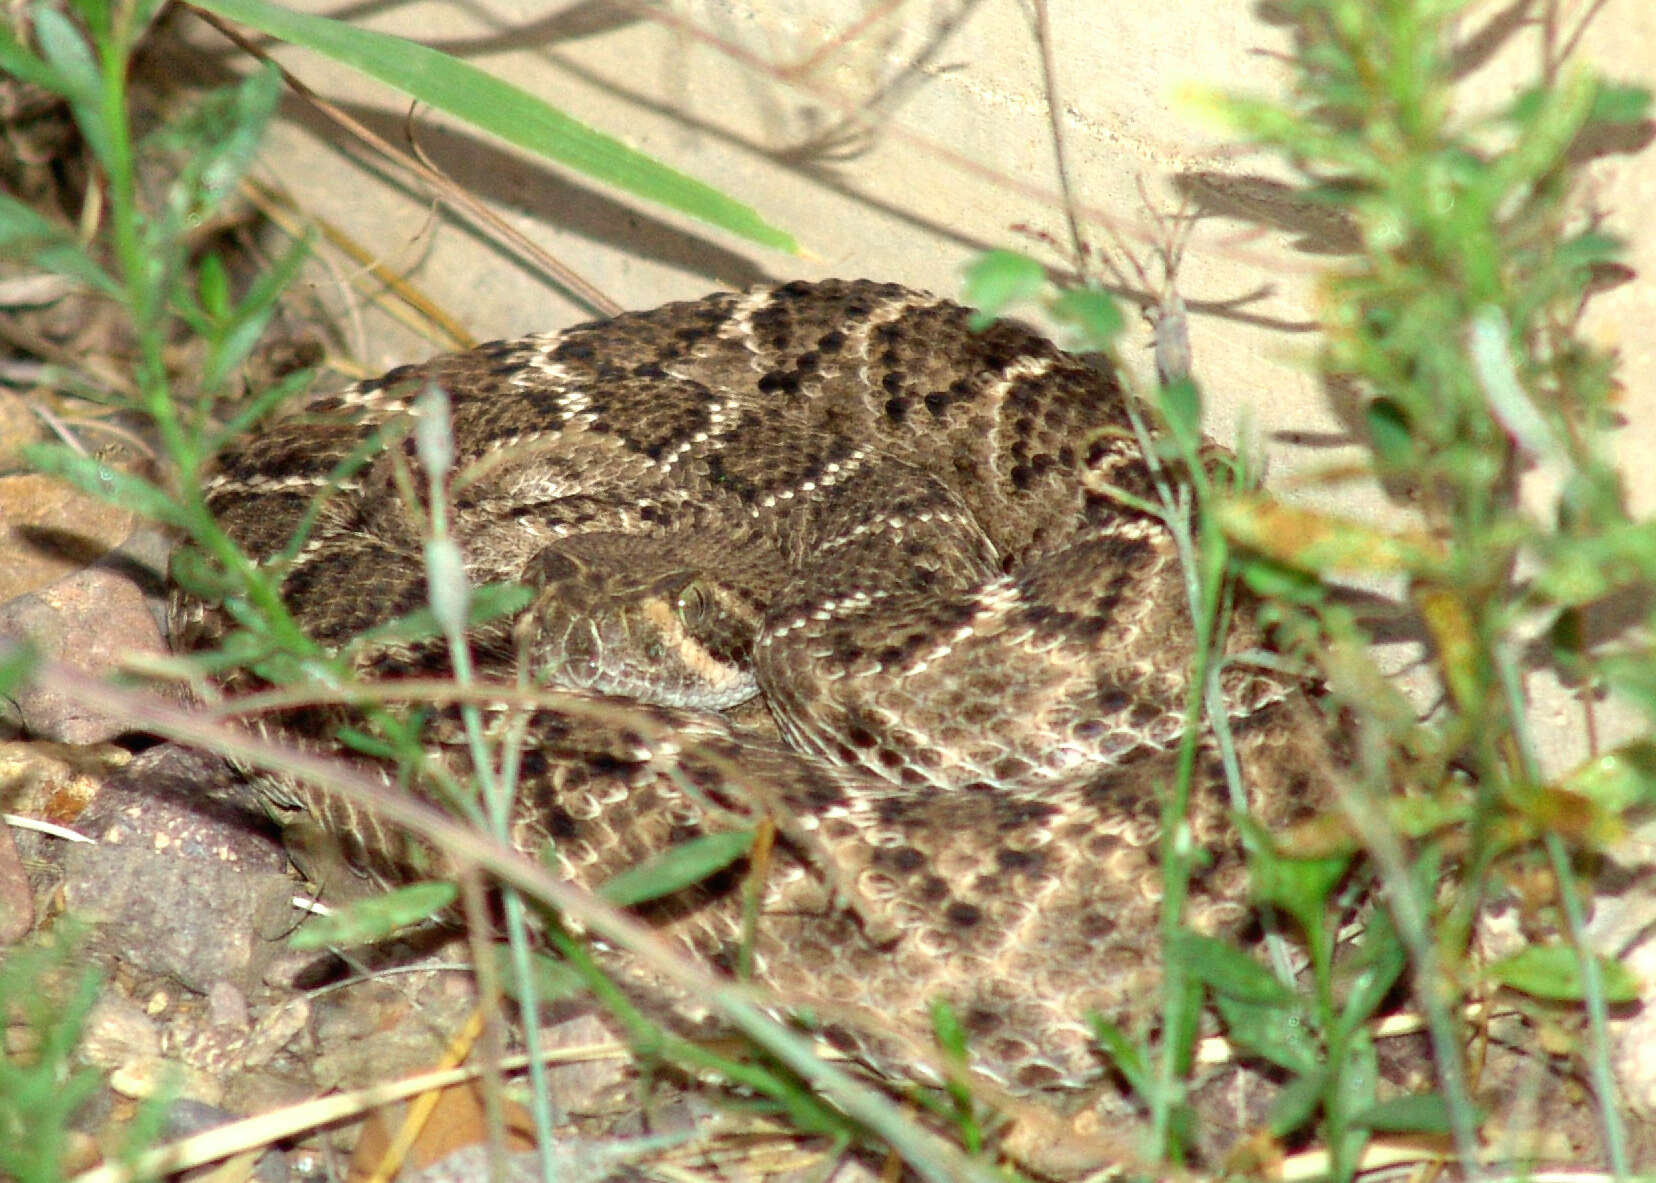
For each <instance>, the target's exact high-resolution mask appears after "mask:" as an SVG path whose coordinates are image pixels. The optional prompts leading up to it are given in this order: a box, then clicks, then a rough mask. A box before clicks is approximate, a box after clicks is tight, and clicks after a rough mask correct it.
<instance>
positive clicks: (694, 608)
mask: <svg viewBox="0 0 1656 1183" xmlns="http://www.w3.org/2000/svg"><path fill="white" fill-rule="evenodd" d="M675 606H676V607H677V609H678V614H679V619H680V620H682V621H684V623H685V624H686V625H687V626H688V627H689V628H690V629H691V630H692V631H694V630H695V629H696V628H697V626H699V625H702V624H705V623H706V622H707V621H708V620H709V619H710V618H711V617H712V616H713V614H714V613H715V612H717V611H718V607H719V606H718V602H717V601H716V600H715V599H714V598H713V591H712V589H711V588H709V587H708V586H707V584H706V583H705V582H704V581H702V580H700V579H692V580H691V581H690V582H689V583H687V584H685V585H684V587H683V589H682V590H681V591H680V592H679V594H678V601H677V603H676V605H675Z"/></svg>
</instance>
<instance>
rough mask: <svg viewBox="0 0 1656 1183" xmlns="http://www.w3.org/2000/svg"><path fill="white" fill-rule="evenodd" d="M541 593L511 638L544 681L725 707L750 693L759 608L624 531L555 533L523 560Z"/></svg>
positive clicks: (528, 576)
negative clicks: (556, 536) (562, 536)
mask: <svg viewBox="0 0 1656 1183" xmlns="http://www.w3.org/2000/svg"><path fill="white" fill-rule="evenodd" d="M525 578H526V580H528V581H529V582H531V583H534V584H538V585H539V586H540V587H541V589H542V590H541V592H540V594H539V595H538V596H537V597H536V598H535V600H534V602H533V603H532V604H531V605H530V606H529V609H528V611H527V612H525V613H524V615H523V616H522V617H520V618H519V621H518V624H517V635H516V639H517V641H518V643H519V645H520V647H521V648H522V649H523V651H525V652H527V653H528V654H529V659H530V668H531V670H532V671H533V673H534V677H535V679H536V680H537V681H538V682H540V683H541V684H543V685H546V686H550V687H554V688H561V689H575V690H591V691H596V692H598V693H600V694H615V695H622V696H625V697H628V698H633V699H637V700H639V701H641V702H649V703H656V704H659V705H662V706H678V707H698V708H701V709H704V710H725V709H728V708H730V707H733V706H736V705H738V704H740V703H742V702H745V701H747V700H748V699H749V698H752V697H753V695H754V694H755V693H757V687H756V685H755V683H754V679H753V673H752V670H751V667H750V664H749V661H748V655H749V653H750V652H751V650H752V645H753V636H754V633H755V632H756V630H757V628H758V618H757V614H756V613H755V612H753V611H752V610H751V609H750V608H749V607H748V606H747V605H746V603H745V601H743V599H742V598H741V597H740V596H739V595H738V594H736V593H735V592H734V591H733V590H731V589H728V588H726V587H724V586H722V585H720V584H719V583H718V582H716V581H715V580H713V579H710V578H708V577H707V576H705V575H703V574H702V573H701V572H699V571H697V570H695V569H693V568H690V567H688V566H686V565H684V564H683V563H682V562H681V561H677V560H676V559H675V558H674V557H673V556H670V555H664V554H663V553H662V552H661V548H659V547H656V546H652V545H650V544H649V543H646V542H645V541H644V540H642V539H639V538H637V537H635V536H632V535H625V534H587V535H578V536H575V537H572V538H566V539H561V540H559V541H558V542H556V543H554V544H552V545H551V546H548V547H547V548H546V549H544V550H543V551H541V552H540V553H539V554H538V555H536V556H535V558H534V559H533V560H532V561H531V564H530V569H529V570H528V571H527V572H525Z"/></svg>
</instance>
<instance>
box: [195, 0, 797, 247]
mask: <svg viewBox="0 0 1656 1183" xmlns="http://www.w3.org/2000/svg"><path fill="white" fill-rule="evenodd" d="M196 7H198V8H202V9H205V10H207V11H208V12H212V13H216V14H217V15H219V16H222V17H224V18H225V19H227V20H232V21H236V22H237V23H239V24H243V25H247V26H249V27H251V28H254V29H258V30H259V31H260V32H262V33H267V34H269V35H270V36H272V37H277V38H280V39H281V40H283V41H288V42H291V43H292V44H294V45H299V46H303V47H304V48H306V49H310V50H314V51H315V52H317V53H320V54H323V55H324V56H326V57H330V58H333V59H334V60H335V61H338V62H343V63H344V64H345V65H347V66H350V67H352V68H353V69H356V70H360V71H361V72H362V73H364V74H367V75H370V76H371V77H374V78H377V79H379V80H380V81H381V82H383V83H385V84H386V85H387V86H392V87H395V88H396V89H398V90H400V91H402V92H403V93H405V94H408V95H412V96H413V97H414V98H417V99H419V100H420V101H421V102H423V103H428V104H430V105H431V106H433V107H436V108H438V109H439V110H442V111H447V112H448V113H449V114H451V115H454V116H457V117H458V118H460V119H463V120H465V121H466V122H467V123H469V124H471V125H472V126H474V127H479V128H482V129H483V130H485V131H488V132H492V133H493V134H494V135H497V136H499V137H500V138H501V139H503V140H505V141H507V142H508V143H511V144H516V145H517V146H518V147H520V148H524V149H527V150H528V151H530V152H534V153H536V154H538V155H541V156H545V157H547V158H548V159H550V160H556V161H558V162H559V163H561V164H565V165H568V166H569V167H570V168H573V169H575V170H577V171H578V172H581V173H584V174H586V175H587V176H589V177H592V178H593V179H594V180H597V181H602V182H604V183H605V184H608V185H614V186H615V187H616V188H618V189H624V190H626V191H627V192H628V193H632V194H634V195H636V196H638V197H642V198H644V199H646V200H648V201H653V202H655V203H657V204H658V205H664V206H667V207H668V208H669V209H676V210H679V211H681V212H682V213H686V214H689V215H690V216H691V217H695V218H700V219H701V220H702V221H704V222H708V223H710V224H712V225H714V226H718V227H720V228H722V229H725V230H729V231H730V232H731V233H733V234H739V235H741V236H742V237H744V238H748V239H751V240H752V241H754V242H757V243H760V244H762V245H764V246H769V247H775V248H776V249H778V250H784V251H788V252H791V253H795V254H797V253H798V251H799V245H798V244H797V243H796V242H795V241H794V240H793V237H792V236H791V235H789V234H787V233H786V232H785V231H782V230H779V229H777V228H776V227H775V226H772V225H771V224H770V223H768V222H766V221H765V220H764V219H763V218H761V217H760V216H759V214H758V212H757V211H756V210H754V209H753V207H752V206H749V205H744V204H743V203H741V202H739V201H736V200H734V199H733V198H730V197H727V196H726V195H725V194H723V193H721V192H719V191H718V190H717V189H714V188H712V187H711V186H708V185H704V184H702V183H701V182H700V181H697V180H694V179H693V178H691V177H687V176H685V175H684V174H683V173H680V172H676V171H674V170H673V169H670V168H668V167H667V166H666V165H664V164H661V163H659V162H657V161H655V160H653V159H651V158H650V157H648V156H646V155H644V154H643V153H641V152H635V151H633V150H632V149H631V148H628V147H627V146H626V145H624V144H622V143H620V142H619V141H618V140H615V139H613V138H611V137H610V136H607V135H604V134H603V133H602V132H598V131H594V130H593V129H592V128H590V127H587V126H586V125H584V124H582V123H579V122H577V121H576V120H574V119H571V118H570V117H569V116H568V115H565V114H564V113H563V112H562V111H559V110H558V109H557V108H555V107H552V106H549V105H548V104H546V103H544V102H542V101H541V100H540V99H537V98H536V97H535V96H533V95H531V94H529V93H527V92H526V91H522V90H519V89H518V88H517V87H515V86H512V85H511V84H510V83H507V82H503V81H501V80H500V79H498V78H495V77H492V76H491V75H489V74H486V73H484V72H483V71H482V70H479V69H478V68H477V67H476V66H472V65H469V64H468V63H466V62H463V61H460V60H459V59H457V58H453V57H450V56H449V55H447V54H445V53H440V52H438V51H437V50H435V49H429V48H427V47H426V46H424V45H419V44H416V43H415V42H412V41H405V40H404V39H403V38H401V37H393V36H391V35H390V34H388V33H377V32H373V31H370V30H367V29H358V28H354V27H352V26H351V25H347V24H342V23H341V22H339V21H334V20H329V19H327V18H326V17H319V16H309V15H306V14H304V13H299V12H293V11H291V10H290V9H286V8H282V7H280V6H278V5H275V4H267V3H264V0H202V2H201V3H199V4H197V5H196Z"/></svg>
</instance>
